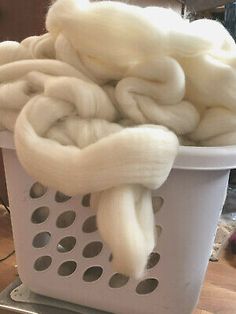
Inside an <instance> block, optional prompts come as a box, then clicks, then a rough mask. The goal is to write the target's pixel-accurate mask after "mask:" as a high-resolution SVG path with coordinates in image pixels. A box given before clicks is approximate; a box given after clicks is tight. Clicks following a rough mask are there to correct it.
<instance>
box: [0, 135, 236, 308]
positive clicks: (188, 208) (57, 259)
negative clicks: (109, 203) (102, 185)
mask: <svg viewBox="0 0 236 314" xmlns="http://www.w3.org/2000/svg"><path fill="white" fill-rule="evenodd" d="M0 146H1V147H3V157H4V165H5V171H6V180H7V188H8V193H9V200H10V208H11V216H12V226H13V234H14V241H15V248H16V257H17V264H18V270H19V275H20V278H21V280H22V281H23V282H24V284H25V285H27V286H28V287H29V288H30V289H31V290H32V291H34V292H36V293H39V294H42V295H46V296H50V297H53V298H58V299H61V300H66V301H69V302H73V303H78V304H82V305H87V306H89V307H94V308H97V309H101V310H104V311H108V312H112V313H120V314H121V313H122V314H154V313H155V314H190V313H191V312H192V311H193V309H194V307H195V306H196V303H197V301H198V297H199V293H200V289H201V285H202V282H203V279H204V275H205V271H206V268H207V264H208V259H209V256H210V253H211V248H212V244H213V240H214V234H215V230H216V227H217V222H218V219H219V215H220V212H221V209H222V206H223V203H224V200H225V195H226V188H227V182H228V174H229V169H230V168H233V167H235V165H236V148H235V147H222V148H198V147H181V148H180V152H179V155H178V157H177V159H176V162H175V165H174V169H173V170H172V171H171V173H170V175H169V177H168V179H167V181H166V182H165V184H164V185H163V186H162V187H161V188H160V189H159V190H156V191H154V192H153V198H154V205H155V206H154V207H155V209H156V213H155V216H156V225H157V232H158V234H159V237H158V243H157V248H156V249H155V250H154V252H153V253H152V255H151V257H150V261H149V263H148V267H147V268H148V269H147V272H146V275H145V278H143V280H141V281H135V280H133V279H129V278H127V277H125V276H122V275H120V274H116V273H114V272H113V270H112V268H111V262H110V260H111V258H112V257H111V254H110V251H109V249H108V248H107V246H106V245H105V244H104V243H102V240H101V239H100V237H99V234H98V232H97V229H96V218H95V215H96V213H95V211H94V210H93V209H92V208H90V207H89V198H88V196H85V197H84V196H77V197H73V198H69V197H66V196H65V195H63V194H61V193H59V192H57V191H54V190H51V189H47V188H44V187H43V186H41V185H40V183H36V182H35V181H34V180H33V179H32V178H30V177H29V176H27V174H26V173H25V171H24V170H23V169H22V167H21V165H20V164H19V162H18V160H17V157H16V154H15V151H14V146H13V141H12V138H11V136H10V135H9V133H6V132H2V133H0ZM32 162H33V161H32Z"/></svg>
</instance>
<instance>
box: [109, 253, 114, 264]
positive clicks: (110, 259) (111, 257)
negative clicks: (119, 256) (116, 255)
mask: <svg viewBox="0 0 236 314" xmlns="http://www.w3.org/2000/svg"><path fill="white" fill-rule="evenodd" d="M112 260H113V255H112V253H111V254H110V255H109V262H112Z"/></svg>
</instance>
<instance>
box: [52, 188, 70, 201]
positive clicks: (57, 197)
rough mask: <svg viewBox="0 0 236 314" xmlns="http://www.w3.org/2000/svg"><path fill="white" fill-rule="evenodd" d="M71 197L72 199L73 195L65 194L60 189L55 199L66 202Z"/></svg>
mask: <svg viewBox="0 0 236 314" xmlns="http://www.w3.org/2000/svg"><path fill="white" fill-rule="evenodd" d="M69 199H71V196H68V195H65V194H63V193H62V192H60V191H57V192H56V194H55V201H56V202H57V203H64V202H66V201H68V200H69Z"/></svg>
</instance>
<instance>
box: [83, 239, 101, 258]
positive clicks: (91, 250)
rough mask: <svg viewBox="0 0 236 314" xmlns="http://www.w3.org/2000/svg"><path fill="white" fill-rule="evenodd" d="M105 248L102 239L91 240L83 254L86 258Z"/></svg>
mask: <svg viewBox="0 0 236 314" xmlns="http://www.w3.org/2000/svg"><path fill="white" fill-rule="evenodd" d="M102 248H103V244H102V242H100V241H94V242H90V243H89V244H87V245H86V246H85V248H84V249H83V256H84V257H86V258H92V257H95V256H97V255H98V254H99V253H100V252H101V250H102Z"/></svg>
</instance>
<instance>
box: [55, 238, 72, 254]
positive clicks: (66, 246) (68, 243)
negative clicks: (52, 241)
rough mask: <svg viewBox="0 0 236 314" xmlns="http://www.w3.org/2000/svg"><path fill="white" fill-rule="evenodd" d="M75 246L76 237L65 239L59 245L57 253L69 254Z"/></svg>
mask: <svg viewBox="0 0 236 314" xmlns="http://www.w3.org/2000/svg"><path fill="white" fill-rule="evenodd" d="M75 244H76V238H75V237H65V238H63V239H61V241H60V242H59V243H58V244H57V251H58V252H60V253H65V252H69V251H71V250H72V249H73V248H74V247H75Z"/></svg>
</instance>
